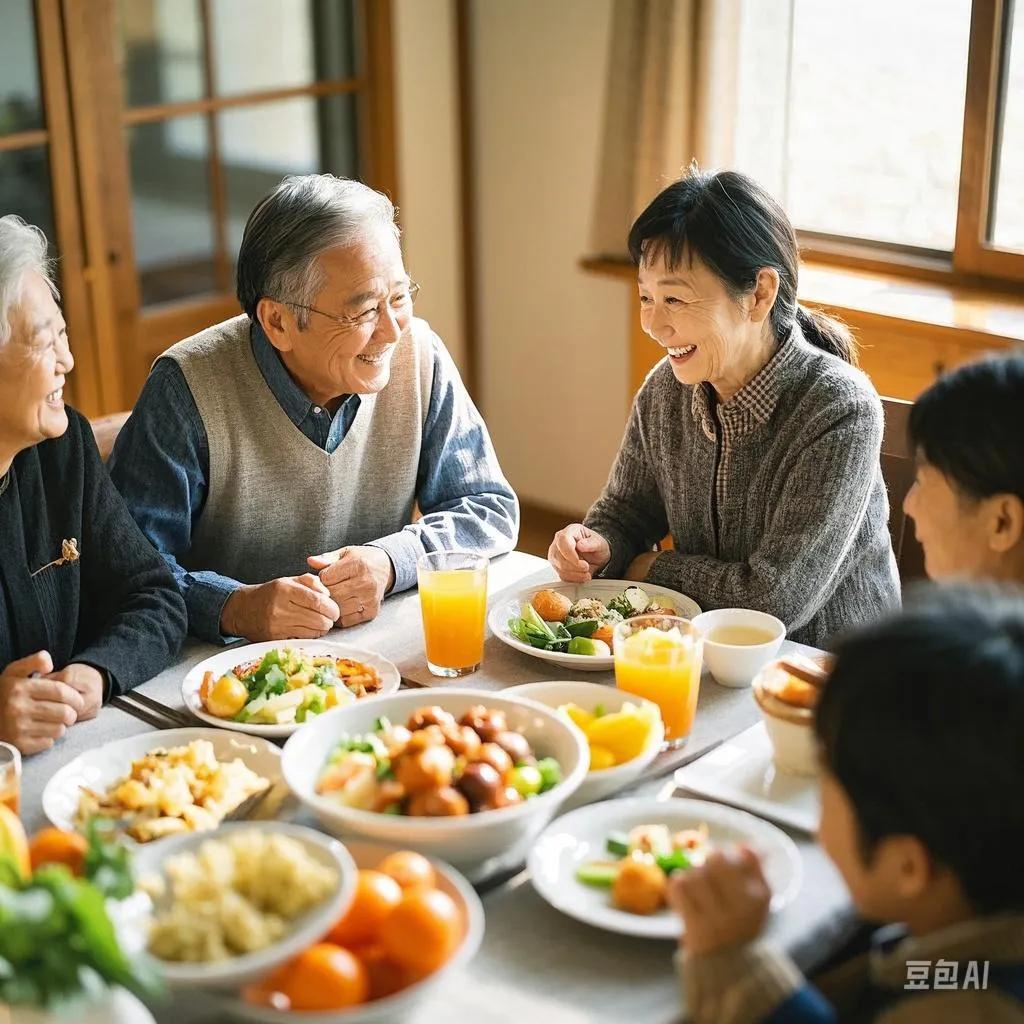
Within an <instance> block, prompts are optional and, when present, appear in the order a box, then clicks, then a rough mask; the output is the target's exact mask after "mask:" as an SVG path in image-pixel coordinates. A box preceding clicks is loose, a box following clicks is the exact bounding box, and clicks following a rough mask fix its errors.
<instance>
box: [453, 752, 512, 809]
mask: <svg viewBox="0 0 1024 1024" xmlns="http://www.w3.org/2000/svg"><path fill="white" fill-rule="evenodd" d="M455 785H456V787H457V788H458V790H459V792H460V793H462V795H463V796H464V797H465V798H466V799H467V800H468V801H469V806H470V807H471V808H472V809H473V810H474V811H487V810H491V809H493V808H495V807H500V806H502V804H503V798H504V790H505V784H504V783H503V782H502V778H501V776H500V775H499V774H498V772H497V771H496V770H495V769H494V767H492V766H491V765H489V764H486V763H485V762H483V761H478V762H476V763H475V764H467V765H466V767H465V768H464V769H463V772H462V774H461V775H460V776H459V778H458V781H457V782H456V783H455Z"/></svg>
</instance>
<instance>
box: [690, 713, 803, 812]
mask: <svg viewBox="0 0 1024 1024" xmlns="http://www.w3.org/2000/svg"><path fill="white" fill-rule="evenodd" d="M675 783H676V785H677V786H678V787H679V788H680V789H685V790H687V791H688V792H690V793H696V794H697V795H698V796H703V797H709V798H710V799H712V800H720V801H721V802H722V803H726V804H732V805H733V806H734V807H742V808H744V809H746V810H748V811H753V812H754V813H755V814H758V815H760V816H761V817H762V818H768V819H769V820H770V821H777V822H779V823H780V824H783V825H790V826H792V827H793V828H798V829H800V830H801V831H803V832H814V831H815V829H817V827H818V819H819V817H820V816H821V800H820V797H819V786H818V780H817V779H816V778H814V777H813V776H810V775H789V774H787V773H786V772H780V771H779V770H778V769H777V768H776V767H775V763H774V762H773V761H772V746H771V742H770V741H769V739H768V733H767V732H766V731H765V727H764V722H758V723H757V725H752V726H751V727H750V728H749V729H747V730H746V731H745V732H741V733H740V734H739V735H738V736H734V737H733V738H732V739H731V740H729V741H727V742H726V743H723V744H721V746H718V747H715V749H714V750H711V751H709V752H708V753H707V754H705V755H704V756H703V757H701V758H698V759H697V760H696V761H693V762H691V763H690V764H688V765H686V767H685V768H680V769H679V770H678V771H677V772H676V774H675Z"/></svg>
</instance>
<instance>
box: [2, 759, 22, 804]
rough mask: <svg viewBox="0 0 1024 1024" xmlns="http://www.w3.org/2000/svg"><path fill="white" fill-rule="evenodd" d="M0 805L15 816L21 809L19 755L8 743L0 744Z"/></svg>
mask: <svg viewBox="0 0 1024 1024" xmlns="http://www.w3.org/2000/svg"><path fill="white" fill-rule="evenodd" d="M0 804H7V806H8V807H9V808H10V809H11V810H12V811H14V813H15V814H17V813H18V811H19V810H20V807H21V754H20V752H19V751H18V748H17V747H12V746H11V744H10V743H0Z"/></svg>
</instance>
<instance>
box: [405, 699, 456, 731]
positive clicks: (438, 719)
mask: <svg viewBox="0 0 1024 1024" xmlns="http://www.w3.org/2000/svg"><path fill="white" fill-rule="evenodd" d="M428 725H439V726H441V727H442V728H445V729H447V728H450V727H451V726H454V725H455V716H454V715H453V714H452V713H451V712H450V711H445V709H444V708H442V707H438V706H437V705H436V704H434V705H433V706H431V707H428V708H418V709H417V710H416V711H414V712H413V713H412V715H410V717H409V723H408V727H409V729H410V730H411V731H412V732H416V731H417V730H418V729H425V728H426V727H427V726H428Z"/></svg>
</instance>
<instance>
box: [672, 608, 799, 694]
mask: <svg viewBox="0 0 1024 1024" xmlns="http://www.w3.org/2000/svg"><path fill="white" fill-rule="evenodd" d="M691 622H692V624H693V627H694V629H696V630H697V632H699V633H700V634H701V636H702V637H703V638H704V664H705V665H707V667H708V671H710V673H711V674H712V675H713V676H714V677H715V682H717V683H721V685H722V686H732V687H743V686H749V685H750V684H751V682H752V681H753V679H754V676H756V675H757V673H758V672H759V671H760V670H761V668H762V667H763V666H764V665H766V664H767V663H768V662H769V661H771V660H772V658H774V657H775V656H776V655H777V654H778V653H779V648H780V647H781V646H782V641H783V640H785V639H786V624H785V623H784V622H783V621H782V620H781V619H777V618H775V616H774V615H769V614H768V613H767V612H756V611H754V610H753V609H750V608H719V609H717V610H716V611H713V612H702V613H701V614H700V615H698V616H697V617H696V618H694V619H692V620H691ZM722 626H728V627H738V628H741V629H744V628H749V629H756V630H759V631H761V632H764V633H766V634H769V635H770V636H771V639H770V640H766V641H765V642H764V643H761V644H729V643H721V642H720V641H717V640H712V639H711V634H712V633H713V632H714V631H715V630H716V629H718V628H720V627H722Z"/></svg>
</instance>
